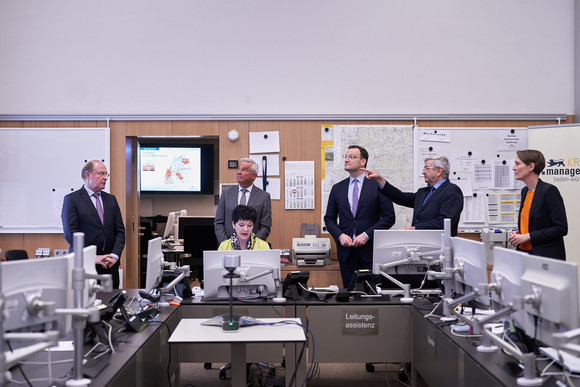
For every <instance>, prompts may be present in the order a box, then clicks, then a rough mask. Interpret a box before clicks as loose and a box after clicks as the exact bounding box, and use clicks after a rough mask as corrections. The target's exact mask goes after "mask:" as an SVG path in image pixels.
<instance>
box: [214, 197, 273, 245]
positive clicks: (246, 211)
mask: <svg viewBox="0 0 580 387" xmlns="http://www.w3.org/2000/svg"><path fill="white" fill-rule="evenodd" d="M257 216H258V215H257V214H256V210H255V209H253V208H252V207H248V206H244V205H243V204H240V205H239V206H237V207H236V208H234V211H233V212H232V225H233V226H234V234H233V235H232V237H231V238H230V239H226V240H225V241H223V242H222V243H221V244H220V246H219V247H218V250H270V246H269V245H268V243H267V242H265V241H263V240H261V239H260V238H257V237H256V235H254V234H253V233H252V231H253V229H254V224H255V223H256V218H257Z"/></svg>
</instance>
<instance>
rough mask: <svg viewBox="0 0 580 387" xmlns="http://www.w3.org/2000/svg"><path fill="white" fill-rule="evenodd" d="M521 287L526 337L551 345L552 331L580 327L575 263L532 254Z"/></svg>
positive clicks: (527, 261)
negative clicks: (525, 314)
mask: <svg viewBox="0 0 580 387" xmlns="http://www.w3.org/2000/svg"><path fill="white" fill-rule="evenodd" d="M520 286H521V288H520V289H521V296H522V297H523V299H524V310H525V312H526V313H527V321H526V326H525V331H526V335H527V336H529V337H531V338H533V339H536V340H539V341H541V342H542V343H544V344H546V345H549V346H552V345H553V341H552V340H553V337H552V334H553V333H560V332H564V331H569V330H571V329H576V328H579V327H580V317H579V315H578V265H577V264H576V263H573V262H566V261H561V260H558V259H553V258H544V257H538V256H534V255H529V256H527V257H526V258H524V272H523V275H522V279H521V285H520Z"/></svg>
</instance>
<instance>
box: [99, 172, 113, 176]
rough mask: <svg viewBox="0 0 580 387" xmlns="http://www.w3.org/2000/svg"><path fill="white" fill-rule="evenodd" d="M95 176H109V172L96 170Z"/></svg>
mask: <svg viewBox="0 0 580 387" xmlns="http://www.w3.org/2000/svg"><path fill="white" fill-rule="evenodd" d="M97 176H98V177H104V176H107V177H110V176H111V174H109V173H107V172H97Z"/></svg>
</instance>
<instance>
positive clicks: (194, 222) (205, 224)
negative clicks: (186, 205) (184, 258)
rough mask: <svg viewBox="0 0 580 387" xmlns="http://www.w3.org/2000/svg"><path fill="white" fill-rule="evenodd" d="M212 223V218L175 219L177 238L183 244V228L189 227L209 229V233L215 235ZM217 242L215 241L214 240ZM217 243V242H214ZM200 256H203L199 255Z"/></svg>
mask: <svg viewBox="0 0 580 387" xmlns="http://www.w3.org/2000/svg"><path fill="white" fill-rule="evenodd" d="M214 221H215V218H214V217H213V216H189V215H186V216H180V217H179V218H178V219H177V238H176V239H179V240H180V241H182V242H184V239H185V228H186V227H191V226H197V227H198V229H208V230H209V229H211V231H212V232H213V233H214V235H215V228H214ZM216 241H217V239H216ZM216 243H217V242H216ZM216 248H217V246H216V247H214V248H212V250H214V249H216ZM200 256H203V254H202V255H200Z"/></svg>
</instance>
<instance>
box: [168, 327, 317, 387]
mask: <svg viewBox="0 0 580 387" xmlns="http://www.w3.org/2000/svg"><path fill="white" fill-rule="evenodd" d="M284 320H286V321H287V320H292V321H294V322H296V323H300V319H298V318H293V319H279V318H277V319H276V318H263V319H260V321H262V322H264V323H268V324H270V323H275V322H279V321H284ZM203 321H206V319H182V320H181V321H180V322H179V324H178V325H177V328H175V331H174V332H173V334H172V335H171V337H170V338H169V343H172V344H178V346H179V345H187V346H190V345H192V344H199V343H205V344H223V343H228V344H229V345H230V346H231V352H232V354H231V363H232V386H244V387H245V386H246V363H247V360H246V359H247V354H246V344H248V343H285V344H286V372H287V377H286V385H287V386H288V385H289V383H290V377H289V376H290V375H292V374H293V373H294V371H295V370H296V371H297V372H296V382H297V383H298V381H300V382H301V381H302V380H304V378H305V376H306V363H305V359H304V358H302V361H301V362H300V364H297V363H296V359H297V352H298V351H297V348H296V347H297V344H298V343H304V342H305V341H306V336H304V331H303V330H302V328H301V327H299V326H297V325H284V326H268V325H258V326H251V327H243V328H240V330H239V331H237V332H223V331H222V329H221V328H220V327H215V326H204V325H201V323H202V322H203Z"/></svg>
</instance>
